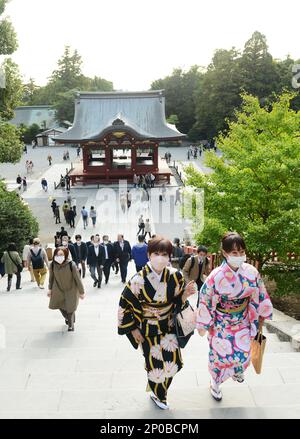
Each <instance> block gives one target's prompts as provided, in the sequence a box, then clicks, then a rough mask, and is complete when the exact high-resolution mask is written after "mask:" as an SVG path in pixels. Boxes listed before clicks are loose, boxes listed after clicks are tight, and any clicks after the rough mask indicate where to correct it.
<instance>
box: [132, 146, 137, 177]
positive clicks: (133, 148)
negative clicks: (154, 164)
mask: <svg viewBox="0 0 300 439" xmlns="http://www.w3.org/2000/svg"><path fill="white" fill-rule="evenodd" d="M131 168H132V171H133V172H134V173H136V144H135V143H132V144H131Z"/></svg>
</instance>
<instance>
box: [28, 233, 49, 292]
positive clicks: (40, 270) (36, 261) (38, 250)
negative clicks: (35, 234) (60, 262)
mask: <svg viewBox="0 0 300 439" xmlns="http://www.w3.org/2000/svg"><path fill="white" fill-rule="evenodd" d="M27 264H28V266H30V264H32V268H33V275H34V277H35V280H36V283H37V285H38V287H39V288H40V289H41V290H44V289H45V287H44V283H45V280H46V275H47V268H46V266H47V267H48V268H49V261H48V257H47V253H46V251H45V250H44V249H43V248H42V247H41V241H40V240H39V239H38V238H35V239H34V240H33V247H32V248H31V249H30V252H29V253H28V258H27Z"/></svg>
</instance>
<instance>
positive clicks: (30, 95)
mask: <svg viewBox="0 0 300 439" xmlns="http://www.w3.org/2000/svg"><path fill="white" fill-rule="evenodd" d="M40 89H41V87H39V86H38V85H37V84H36V83H35V81H34V79H33V78H30V79H29V82H28V83H27V84H24V86H23V97H22V103H23V104H24V105H37V103H36V102H37V100H38V99H39V96H38V95H39V92H40Z"/></svg>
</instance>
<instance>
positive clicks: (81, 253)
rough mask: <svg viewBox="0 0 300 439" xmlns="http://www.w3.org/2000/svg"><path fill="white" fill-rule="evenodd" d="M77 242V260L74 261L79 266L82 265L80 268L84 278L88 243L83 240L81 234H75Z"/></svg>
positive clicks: (75, 247)
mask: <svg viewBox="0 0 300 439" xmlns="http://www.w3.org/2000/svg"><path fill="white" fill-rule="evenodd" d="M75 240H76V242H75V244H74V250H75V254H76V260H75V261H74V262H75V263H76V265H77V267H78V266H79V265H81V269H79V273H80V275H81V274H82V278H84V277H85V271H86V268H85V263H86V259H87V252H88V249H87V245H86V243H85V242H83V241H82V237H81V235H76V236H75Z"/></svg>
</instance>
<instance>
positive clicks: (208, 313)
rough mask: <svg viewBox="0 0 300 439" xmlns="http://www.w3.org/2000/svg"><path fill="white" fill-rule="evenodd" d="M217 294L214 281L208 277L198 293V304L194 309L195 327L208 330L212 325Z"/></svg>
mask: <svg viewBox="0 0 300 439" xmlns="http://www.w3.org/2000/svg"><path fill="white" fill-rule="evenodd" d="M217 303H218V295H217V293H216V290H215V287H214V283H213V282H211V279H210V278H208V279H207V281H206V282H205V283H204V284H203V285H202V288H201V290H200V295H199V305H198V308H197V310H196V328H197V329H205V330H207V331H208V330H209V328H210V327H211V326H213V325H214V321H215V313H216V305H217Z"/></svg>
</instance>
